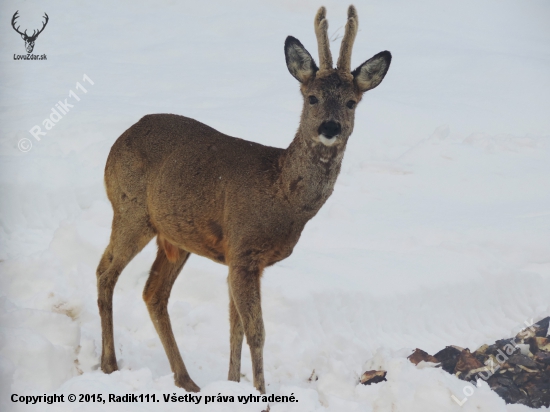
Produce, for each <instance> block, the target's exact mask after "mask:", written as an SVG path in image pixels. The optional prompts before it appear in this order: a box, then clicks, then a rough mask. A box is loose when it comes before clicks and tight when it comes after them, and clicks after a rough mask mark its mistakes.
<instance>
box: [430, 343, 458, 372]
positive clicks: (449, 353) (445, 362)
mask: <svg viewBox="0 0 550 412" xmlns="http://www.w3.org/2000/svg"><path fill="white" fill-rule="evenodd" d="M461 353H462V351H460V350H459V349H457V348H456V347H454V346H447V347H446V348H445V349H442V350H440V351H439V352H437V353H436V354H435V355H434V358H436V359H437V361H438V362H440V363H441V367H442V368H443V370H444V371H445V372H448V373H451V374H452V373H454V370H455V367H456V363H457V362H458V358H459V356H460V354H461Z"/></svg>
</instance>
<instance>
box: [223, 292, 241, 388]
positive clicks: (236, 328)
mask: <svg viewBox="0 0 550 412" xmlns="http://www.w3.org/2000/svg"><path fill="white" fill-rule="evenodd" d="M229 327H230V329H229V331H230V332H229V333H230V345H231V355H230V358H229V374H228V376H227V379H228V380H230V381H235V382H240V380H241V351H242V348H243V337H244V329H243V323H242V322H241V317H240V315H239V312H238V311H237V308H236V306H235V302H234V301H233V296H231V291H230V292H229Z"/></svg>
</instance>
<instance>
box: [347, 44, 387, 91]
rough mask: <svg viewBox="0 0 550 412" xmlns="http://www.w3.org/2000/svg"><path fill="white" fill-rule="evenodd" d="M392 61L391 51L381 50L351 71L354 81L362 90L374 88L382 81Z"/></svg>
mask: <svg viewBox="0 0 550 412" xmlns="http://www.w3.org/2000/svg"><path fill="white" fill-rule="evenodd" d="M390 63H391V53H390V52H389V51H383V52H380V53H378V54H377V55H375V56H373V57H371V58H370V59H368V60H367V61H366V62H365V63H363V64H362V65H361V66H359V67H358V68H357V69H355V70H354V71H352V72H351V74H352V75H353V81H354V82H355V84H356V85H357V87H358V88H359V90H361V92H366V91H367V90H370V89H374V88H375V87H376V86H378V85H379V84H380V83H382V80H383V79H384V76H385V75H386V73H387V72H388V69H389V68H390Z"/></svg>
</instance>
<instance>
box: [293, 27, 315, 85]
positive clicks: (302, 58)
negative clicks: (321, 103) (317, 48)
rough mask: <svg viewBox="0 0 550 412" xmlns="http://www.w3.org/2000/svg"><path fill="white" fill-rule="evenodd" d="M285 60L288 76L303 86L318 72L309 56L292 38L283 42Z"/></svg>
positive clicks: (297, 41) (296, 40)
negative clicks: (291, 76)
mask: <svg viewBox="0 0 550 412" xmlns="http://www.w3.org/2000/svg"><path fill="white" fill-rule="evenodd" d="M285 59H286V67H287V68H288V71H289V72H290V74H291V75H293V76H294V77H295V78H296V79H297V80H298V81H299V82H300V83H303V84H306V83H307V82H309V81H310V80H312V79H313V78H314V77H315V74H316V73H317V71H318V70H319V68H318V67H317V65H316V64H315V60H313V57H311V54H309V52H308V51H307V50H306V48H305V47H304V46H303V45H302V43H300V41H299V40H298V39H296V38H294V37H292V36H288V37H287V38H286V41H285Z"/></svg>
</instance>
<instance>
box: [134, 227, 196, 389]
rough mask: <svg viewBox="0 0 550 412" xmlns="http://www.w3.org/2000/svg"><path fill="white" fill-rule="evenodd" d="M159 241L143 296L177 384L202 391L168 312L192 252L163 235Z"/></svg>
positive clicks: (184, 387)
mask: <svg viewBox="0 0 550 412" xmlns="http://www.w3.org/2000/svg"><path fill="white" fill-rule="evenodd" d="M157 242H158V244H159V248H158V252H157V258H156V260H155V263H153V267H152V268H151V272H150V274H149V279H147V283H146V284H145V289H144V290H143V300H144V301H145V304H146V305H147V309H148V310H149V315H150V316H151V320H152V321H153V325H155V329H156V330H157V333H158V335H159V337H160V340H161V342H162V346H164V350H165V351H166V355H167V356H168V361H169V362H170V368H171V369H172V372H174V381H175V383H176V386H179V387H180V388H183V389H185V390H186V391H188V392H199V391H200V388H199V387H198V386H197V385H196V384H195V382H193V380H192V379H191V377H190V376H189V373H188V372H187V368H186V367H185V364H184V363H183V359H182V357H181V354H180V351H179V350H178V345H177V344H176V339H175V338H174V333H173V332H172V325H171V323H170V316H169V314H168V299H169V298H170V292H171V290H172V286H173V285H174V282H175V281H176V278H177V277H178V275H179V273H180V271H181V269H182V268H183V265H185V262H186V261H187V259H188V258H189V255H190V253H189V252H187V251H184V250H182V249H177V248H176V247H175V246H173V245H170V244H168V243H167V242H166V241H165V240H163V239H162V238H161V237H160V236H159V237H158V238H157ZM176 249H177V250H176Z"/></svg>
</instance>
